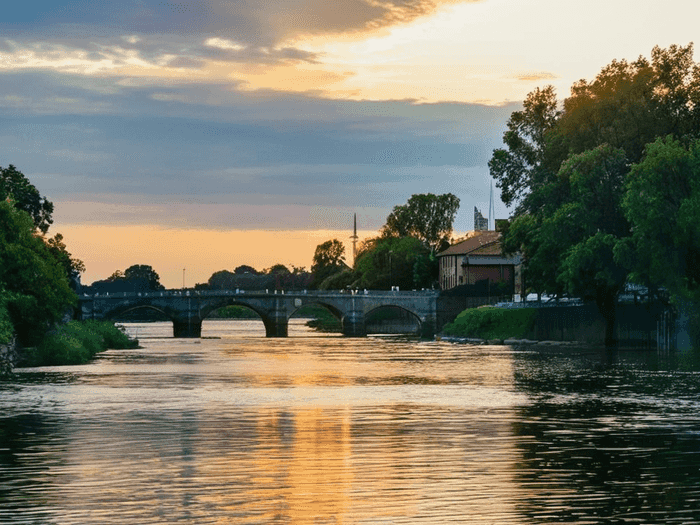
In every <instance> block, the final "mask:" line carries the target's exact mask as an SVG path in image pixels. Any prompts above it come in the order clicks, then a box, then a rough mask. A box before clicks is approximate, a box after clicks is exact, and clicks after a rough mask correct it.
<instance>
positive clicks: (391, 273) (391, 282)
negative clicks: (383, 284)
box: [389, 250, 394, 290]
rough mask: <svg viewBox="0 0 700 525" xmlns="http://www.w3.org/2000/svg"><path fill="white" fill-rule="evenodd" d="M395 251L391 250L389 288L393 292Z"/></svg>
mask: <svg viewBox="0 0 700 525" xmlns="http://www.w3.org/2000/svg"><path fill="white" fill-rule="evenodd" d="M393 255H394V251H393V250H389V286H390V288H391V289H392V290H393V289H394V259H393V257H392V256H393Z"/></svg>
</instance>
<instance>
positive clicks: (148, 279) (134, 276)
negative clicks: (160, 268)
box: [124, 264, 165, 291]
mask: <svg viewBox="0 0 700 525" xmlns="http://www.w3.org/2000/svg"><path fill="white" fill-rule="evenodd" d="M124 279H125V280H126V281H128V282H129V283H130V284H131V285H132V286H133V288H134V290H143V291H156V290H164V289H165V286H163V285H162V284H160V276H159V275H158V273H157V272H156V271H155V270H154V269H153V267H151V266H149V265H147V264H134V265H132V266H129V267H128V268H127V269H126V270H124Z"/></svg>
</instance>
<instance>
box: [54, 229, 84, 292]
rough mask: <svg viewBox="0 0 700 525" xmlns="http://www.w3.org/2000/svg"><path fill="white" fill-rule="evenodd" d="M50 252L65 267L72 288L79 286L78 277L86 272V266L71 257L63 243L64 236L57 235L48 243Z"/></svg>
mask: <svg viewBox="0 0 700 525" xmlns="http://www.w3.org/2000/svg"><path fill="white" fill-rule="evenodd" d="M46 244H47V246H48V247H49V251H50V252H51V254H52V255H53V256H54V258H55V259H56V260H57V261H58V263H59V264H60V265H61V266H62V267H63V269H64V270H65V272H66V275H67V276H68V279H69V282H70V284H71V288H73V289H75V288H76V287H77V284H78V277H79V276H80V274H81V273H83V272H84V271H85V264H84V263H83V261H81V260H80V259H75V258H74V257H72V256H71V254H70V252H69V251H68V248H67V247H66V244H65V243H64V242H63V235H61V234H60V233H57V234H56V235H54V236H53V237H52V238H50V239H48V240H47V241H46Z"/></svg>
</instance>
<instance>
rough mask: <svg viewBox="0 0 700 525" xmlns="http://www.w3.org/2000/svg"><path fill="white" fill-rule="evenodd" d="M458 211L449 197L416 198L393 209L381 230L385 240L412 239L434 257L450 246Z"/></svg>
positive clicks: (446, 195) (457, 202) (456, 204)
mask: <svg viewBox="0 0 700 525" xmlns="http://www.w3.org/2000/svg"><path fill="white" fill-rule="evenodd" d="M458 209H459V199H458V198H457V197H455V196H454V195H452V194H451V193H445V194H443V195H433V194H432V193H427V194H416V195H412V196H411V198H410V199H408V202H407V203H406V204H404V205H402V206H395V207H394V209H393V210H392V212H391V213H390V214H389V216H388V217H387V218H386V224H385V225H384V227H383V228H382V236H384V237H415V238H416V239H418V240H420V241H421V242H423V243H424V244H425V245H426V246H427V247H428V248H429V249H430V250H431V251H432V252H433V253H435V252H437V251H440V250H441V249H443V248H444V247H446V246H448V245H449V241H450V236H451V235H452V224H453V223H454V220H455V217H456V215H457V210H458Z"/></svg>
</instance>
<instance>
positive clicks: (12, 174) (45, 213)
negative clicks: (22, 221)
mask: <svg viewBox="0 0 700 525" xmlns="http://www.w3.org/2000/svg"><path fill="white" fill-rule="evenodd" d="M8 199H9V200H10V201H11V202H12V203H13V204H14V206H15V207H16V208H17V209H18V210H22V211H24V212H27V213H28V214H29V215H30V216H31V218H32V221H33V223H34V227H35V228H37V229H38V230H39V231H40V232H41V233H46V232H47V231H48V230H49V226H51V224H52V223H53V219H52V218H51V214H52V213H53V203H52V202H50V201H48V200H46V197H42V196H41V195H40V194H39V190H37V189H36V187H34V185H33V184H32V183H30V182H29V180H28V179H27V178H26V177H25V176H24V174H23V173H22V172H21V171H18V170H17V168H15V167H14V166H13V165H12V164H10V165H9V166H8V167H7V168H2V167H0V200H3V201H4V200H8Z"/></svg>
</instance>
